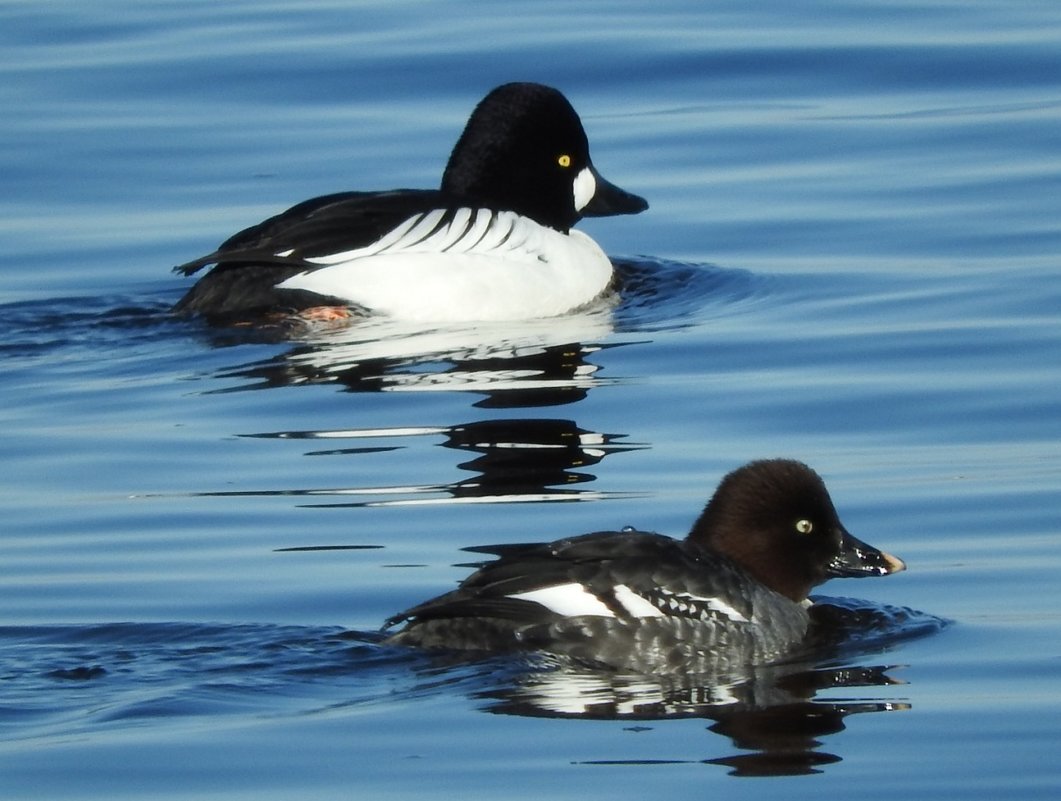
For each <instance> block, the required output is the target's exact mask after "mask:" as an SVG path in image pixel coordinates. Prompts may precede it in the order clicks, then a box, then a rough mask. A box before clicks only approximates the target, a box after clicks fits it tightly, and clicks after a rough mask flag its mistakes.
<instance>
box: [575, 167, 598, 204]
mask: <svg viewBox="0 0 1061 801" xmlns="http://www.w3.org/2000/svg"><path fill="white" fill-rule="evenodd" d="M574 192H575V211H582V209H584V208H586V204H587V203H589V202H590V201H591V200H593V195H595V194H596V192H597V179H596V178H594V177H593V173H592V172H590V169H589V167H583V168H582V169H581V170H580V171H579V173H578V175H576V176H575V182H574Z"/></svg>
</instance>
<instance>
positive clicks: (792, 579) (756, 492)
mask: <svg viewBox="0 0 1061 801" xmlns="http://www.w3.org/2000/svg"><path fill="white" fill-rule="evenodd" d="M689 538H690V539H691V540H692V541H694V542H696V543H698V544H700V545H704V546H707V547H710V548H713V549H714V550H716V551H719V552H721V553H723V554H725V555H726V556H729V557H730V558H731V559H732V560H733V561H735V562H737V563H738V564H740V565H741V566H742V567H743V568H744V569H745V570H747V571H748V572H749V573H751V574H752V575H753V576H754V577H755V578H757V579H758V580H759V581H760V582H762V583H763V584H765V585H766V586H768V587H770V588H771V589H774V590H776V591H777V592H780V593H781V594H782V595H786V596H788V597H789V598H791V599H793V600H795V601H801V600H803V599H804V598H806V597H807V594H808V593H809V592H810V590H811V588H812V587H814V586H815V585H817V584H821V583H822V582H823V581H825V580H826V579H828V578H832V577H836V576H850V577H857V576H883V575H887V574H889V573H897V572H899V571H900V570H903V569H904V568H905V565H904V564H903V562H902V561H901V560H899V559H897V558H896V557H894V556H891V555H890V554H887V553H885V552H884V551H881V550H879V549H877V548H874V547H873V546H871V545H867V544H866V543H864V542H861V541H860V540H858V539H856V538H855V537H853V536H852V535H851V534H849V533H848V531H847V529H846V528H844V525H843V523H841V522H840V517H839V515H837V513H836V508H835V507H834V506H833V502H832V499H831V498H830V497H829V491H828V490H827V489H826V488H825V482H824V481H822V479H821V477H820V476H819V475H818V474H817V473H815V472H814V471H813V470H811V469H810V468H809V467H807V466H806V465H805V464H803V463H802V462H797V461H793V460H790V459H770V460H763V461H757V462H751V463H749V464H747V465H745V466H744V467H741V468H739V469H737V470H734V471H733V472H732V473H730V474H729V475H727V476H726V477H725V478H724V479H722V482H721V483H720V484H719V486H718V489H717V490H716V491H715V494H714V496H713V497H712V498H711V500H710V501H709V502H708V504H707V507H706V508H705V509H704V511H703V514H701V515H700V518H699V519H698V520H697V521H696V524H695V525H694V526H693V529H692V531H691V533H690V534H689Z"/></svg>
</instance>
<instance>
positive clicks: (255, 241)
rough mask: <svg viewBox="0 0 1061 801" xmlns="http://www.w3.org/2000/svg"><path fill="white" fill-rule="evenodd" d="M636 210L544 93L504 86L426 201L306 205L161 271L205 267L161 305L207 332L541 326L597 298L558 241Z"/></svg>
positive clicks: (603, 275) (598, 288) (604, 261)
mask: <svg viewBox="0 0 1061 801" xmlns="http://www.w3.org/2000/svg"><path fill="white" fill-rule="evenodd" d="M646 208H648V203H647V202H646V201H645V200H644V199H643V198H641V197H638V196H637V195H633V194H630V193H628V192H625V191H623V190H622V189H620V188H619V187H617V186H615V185H613V184H611V183H609V182H608V181H606V180H604V178H602V177H601V175H600V173H598V172H597V170H596V168H594V166H593V162H592V161H591V160H590V156H589V143H588V140H587V138H586V132H585V131H584V130H583V128H582V122H581V121H580V120H579V117H578V114H576V113H575V110H574V109H573V108H572V107H571V104H570V103H569V102H568V101H567V99H566V98H565V97H564V96H563V95H562V94H561V93H560V92H558V91H557V90H556V89H552V88H550V87H548V86H542V85H540V84H534V83H511V84H505V85H504V86H499V87H498V88H496V89H494V90H493V91H492V92H490V93H489V94H488V95H487V96H486V97H485V98H484V99H483V100H482V102H480V103H479V105H478V106H477V107H476V109H475V111H474V112H473V113H472V115H471V118H470V119H469V120H468V124H467V126H466V127H465V129H464V132H463V133H462V134H461V137H460V139H459V140H458V141H457V144H456V146H455V147H454V149H453V152H452V154H451V155H450V158H449V163H448V164H447V165H446V170H445V172H444V174H443V176H442V185H441V188H440V189H438V190H423V189H419V190H418V189H398V190H393V191H389V192H343V193H339V194H334V195H326V196H323V197H318V198H314V199H312V200H307V201H305V202H303V203H300V204H298V205H297V206H294V207H292V208H290V209H288V210H287V211H285V212H283V213H281V214H278V215H277V216H275V217H271V218H269V219H267V220H265V221H264V222H262V223H259V224H258V225H255V226H252V227H250V228H247V229H246V230H244V231H241V232H240V233H238V234H236V235H235V236H233V237H231V238H230V239H228V240H227V241H226V242H224V243H223V244H222V245H221V246H220V247H219V248H218V249H217V250H216V251H214V252H213V253H210V254H208V255H206V256H203V257H202V258H198V259H195V260H194V261H190V262H188V263H187V264H183V265H181V266H179V267H176V268H174V269H175V270H176V271H177V272H180V273H183V274H185V275H191V274H193V273H195V272H196V271H198V270H199V269H201V268H202V267H205V266H207V265H210V264H213V265H215V266H214V268H213V269H212V270H211V271H210V272H208V273H207V274H206V275H205V276H204V277H203V278H201V279H200V280H199V282H198V283H196V284H195V286H193V287H192V289H191V290H190V291H189V292H188V293H187V294H186V295H185V296H184V297H183V298H182V299H181V300H180V301H178V303H177V304H176V305H175V306H174V311H176V312H184V313H196V314H202V315H204V316H206V317H208V318H212V319H213V320H214V321H216V322H233V321H245V320H248V319H253V318H256V317H261V316H265V315H272V314H285V313H292V312H299V311H303V310H306V309H312V308H315V307H321V306H343V307H355V308H359V309H362V310H365V311H368V312H372V313H379V314H386V315H390V316H392V317H395V318H404V319H410V320H425V321H454V320H514V319H531V318H536V317H550V316H555V315H558V314H562V313H564V312H567V311H570V310H572V309H576V308H578V307H581V306H584V305H586V304H588V303H590V302H591V301H593V300H594V299H595V298H597V297H598V296H599V295H600V294H601V293H603V292H604V291H605V289H607V287H608V285H609V283H610V281H611V278H612V264H611V262H610V261H609V260H608V257H607V256H605V254H604V252H603V251H602V250H601V248H600V247H599V246H598V245H597V243H596V242H594V241H593V240H592V239H591V238H590V237H588V236H586V235H585V234H583V233H581V232H580V231H574V230H571V229H572V226H573V225H574V224H575V223H576V222H578V220H579V219H581V218H582V217H583V216H607V215H615V214H637V213H638V212H641V211H644V210H645V209H646Z"/></svg>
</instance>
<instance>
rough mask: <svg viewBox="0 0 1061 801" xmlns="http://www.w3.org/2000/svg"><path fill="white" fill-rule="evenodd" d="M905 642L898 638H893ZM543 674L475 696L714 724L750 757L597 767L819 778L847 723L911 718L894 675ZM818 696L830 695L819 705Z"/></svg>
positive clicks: (824, 670) (628, 757)
mask: <svg viewBox="0 0 1061 801" xmlns="http://www.w3.org/2000/svg"><path fill="white" fill-rule="evenodd" d="M895 611H896V612H899V613H901V612H902V611H903V610H895ZM893 622H895V621H893ZM933 622H934V624H938V621H933ZM923 625H924V624H923ZM936 627H938V626H935V625H934V626H933V628H936ZM900 632H901V630H900V629H895V630H893V631H892V632H891V634H892V635H893V636H898V635H899V634H900ZM921 633H924V631H923V630H922V631H921ZM542 667H543V666H541V665H539V666H537V668H536V669H528V670H526V671H524V672H522V673H519V674H517V675H515V676H511V677H510V678H509V679H508V680H507V681H506V682H504V683H503V684H502V686H498V687H493V688H490V689H487V690H483V691H479V692H477V693H476V694H475V696H476V698H478V699H479V700H481V701H484V702H485V704H486V706H485V710H486V711H488V712H491V713H494V714H502V715H517V716H521V717H549V718H583V719H591V720H621V721H626V722H627V723H640V724H646V725H641V726H637V727H631V728H630V729H629V730H630V731H646V730H650V729H651V728H652V727H653V725H654V724H655V722H657V721H661V720H667V719H675V718H682V719H688V718H700V719H704V720H707V721H712V723H711V725H710V726H709V727H708V728H709V729H710V731H712V732H714V733H716V734H721V735H724V736H727V737H729V738H730V739H731V741H732V743H733V745H734V746H735V747H737V748H739V749H741V750H742V751H744V753H737V754H732V755H727V756H716V757H713V758H708V759H702V760H701V759H695V760H689V759H688V756H687V753H688V752H687V751H683V753H682V754H680V755H675V758H663V759H660V758H659V753H658V750H656V749H652V753H653V756H654V757H656V758H655V759H648V760H646V759H645V754H644V753H643V751H642V750H641V749H640V748H639V744H638V743H637V742H636V741H631V743H630V750H629V751H624V750H619V751H618V753H615V754H614V755H612V756H611V757H609V758H608V759H607V760H604V761H603V762H601V761H599V760H598V761H594V764H608V765H623V764H645V763H646V761H648V762H655V763H685V762H689V761H695V762H704V763H707V764H716V765H727V766H729V767H731V768H732V771H733V773H734V774H736V775H744V776H764V775H793V774H803V773H816V772H818V771H819V770H820V769H821V767H822V766H824V765H827V764H830V763H834V762H839V761H840V757H839V756H837V755H836V754H834V753H829V752H826V751H822V750H820V749H821V746H822V739H821V738H824V737H827V736H829V735H834V734H837V733H839V732H841V731H843V730H844V728H845V723H844V719H845V718H846V717H847V716H848V715H853V714H860V713H866V712H889V711H898V710H904V709H909V708H910V704H909V703H908V702H906V701H905V700H902V699H895V698H892V697H890V696H891V695H892V694H893V693H894V687H895V685H898V684H901V682H899V681H897V680H896V679H893V678H891V677H890V676H888V675H887V672H886V671H887V670H888V668H886V667H882V666H876V665H868V666H836V665H835V664H834V665H829V664H823V665H815V664H812V663H807V662H802V663H788V664H780V665H764V666H758V667H753V668H749V669H748V671H747V674H746V676H745V677H744V678H743V679H742V680H740V681H732V682H728V683H721V682H719V681H718V679H717V677H706V676H703V675H697V674H693V675H679V674H661V675H655V676H648V675H645V674H636V673H624V672H616V671H613V670H601V669H593V668H590V667H585V666H579V665H574V664H571V663H567V664H563V665H558V666H555V667H554V668H553V669H541V668H542ZM852 688H879V689H878V690H877V691H876V692H874V691H872V690H867V689H862V690H861V691H860V692H859V693H858V697H857V698H856V699H851V698H850V697H848V698H835V697H834V698H830V697H829V695H828V693H829V692H831V691H841V692H843V691H845V690H846V691H847V692H848V693H850V692H851V689H852ZM819 693H825V694H824V695H823V697H821V698H818V697H816V696H817V695H818V694H819ZM874 695H877V696H878V697H873V696H874ZM687 744H688V743H687ZM714 750H715V749H714V748H712V751H714Z"/></svg>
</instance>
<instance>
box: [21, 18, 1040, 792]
mask: <svg viewBox="0 0 1061 801" xmlns="http://www.w3.org/2000/svg"><path fill="white" fill-rule="evenodd" d="M0 42H2V44H3V47H0V76H2V80H0V98H2V100H3V105H4V109H5V112H4V116H3V120H2V122H0V185H2V186H3V189H4V191H3V192H2V193H0V227H2V231H3V238H2V241H3V245H4V248H3V256H2V257H0V264H2V266H3V279H4V280H3V284H2V289H0V360H2V365H3V369H2V370H0V399H2V403H0V430H2V432H3V436H2V437H0V459H2V461H3V463H4V464H5V465H6V469H5V477H4V480H3V482H0V513H2V519H3V524H2V526H0V796H3V798H4V799H22V798H25V799H29V798H33V799H38V798H84V799H107V800H108V801H110V799H114V798H122V797H145V798H147V797H149V798H153V799H169V798H192V797H195V798H211V799H217V798H241V797H250V796H253V797H254V798H256V799H266V798H293V797H298V798H333V797H334V798H348V797H351V796H359V797H360V796H363V797H366V798H367V797H371V798H388V797H400V798H421V797H432V798H461V799H472V798H484V799H486V798H489V799H497V798H506V799H514V798H523V797H526V798H542V797H549V798H579V799H594V798H608V799H612V798H615V797H630V798H633V797H639V798H640V797H657V796H661V795H663V796H669V797H675V798H685V797H688V798H693V797H696V798H701V797H705V796H715V795H719V796H721V795H724V796H725V797H727V798H744V797H748V798H759V797H762V795H763V793H764V792H766V793H771V794H772V793H774V792H776V793H778V794H783V795H784V796H785V797H787V798H792V799H797V798H810V797H815V798H818V797H822V796H823V795H825V794H832V795H835V796H837V797H841V796H842V797H848V796H851V795H857V796H858V797H859V798H865V799H870V798H880V799H889V801H890V800H891V799H895V798H907V797H909V798H924V797H928V796H931V797H955V798H962V799H976V798H984V799H992V800H993V799H998V798H1014V799H1054V798H1056V796H1057V791H1058V787H1059V786H1061V769H1059V767H1058V764H1059V763H1058V760H1057V753H1058V751H1059V747H1061V723H1059V721H1061V692H1059V690H1058V688H1059V686H1061V682H1059V680H1061V646H1059V643H1061V614H1059V612H1058V610H1059V609H1061V591H1059V590H1058V589H1057V587H1058V586H1059V585H1058V582H1057V580H1056V576H1057V573H1058V569H1059V568H1061V531H1059V529H1061V523H1059V521H1061V492H1059V490H1058V488H1059V485H1061V450H1059V442H1061V392H1059V389H1058V388H1059V387H1061V330H1059V329H1061V326H1059V312H1058V310H1059V308H1061V269H1059V268H1061V226H1059V220H1061V154H1059V150H1058V142H1059V139H1058V136H1057V131H1058V130H1059V123H1061V7H1058V8H1055V4H1050V3H1034V2H963V3H951V2H934V3H921V4H912V3H887V4H870V3H862V2H838V1H833V2H820V3H811V4H785V3H768V4H766V5H759V6H754V5H748V4H747V3H735V2H734V3H729V2H721V3H711V4H708V5H707V6H705V7H700V6H697V5H692V4H684V3H677V2H664V3H657V4H649V5H645V4H635V3H630V2H615V3H605V2H600V3H596V2H595V3H582V4H571V3H558V2H545V3H535V4H529V5H526V6H523V7H520V6H506V7H505V10H504V12H503V13H500V12H499V6H498V5H497V4H488V3H485V2H458V3H447V4H445V5H444V6H442V5H438V6H436V5H431V4H427V3H424V2H388V3H382V2H380V3H373V2H366V3H356V4H346V3H324V2H311V3H299V4H292V5H291V6H290V7H279V6H275V5H271V4H255V3H246V2H233V3H224V4H192V5H190V6H189V5H188V4H170V3H164V2H155V3H140V4H134V3H120V2H102V3H94V4H89V5H85V4H75V3H71V2H63V0H59V1H58V2H51V3H28V2H9V3H4V4H0ZM509 80H539V81H543V82H546V83H550V84H553V85H555V86H558V87H559V88H561V89H562V90H563V91H564V92H565V93H566V94H567V95H568V96H569V98H570V99H571V100H572V102H573V103H574V105H575V107H576V108H577V109H578V110H579V111H580V112H581V114H582V116H583V119H584V121H585V124H586V128H587V130H588V133H589V137H590V142H591V145H592V148H593V157H594V161H595V163H596V165H597V166H598V167H599V168H600V170H601V172H602V173H603V174H604V175H606V176H607V177H608V178H609V179H610V180H612V181H614V182H615V183H617V184H619V185H620V186H622V187H624V188H626V189H629V190H630V191H633V192H637V193H638V194H641V195H644V196H645V197H647V198H648V199H649V201H650V203H651V208H650V209H649V210H648V211H647V212H646V213H644V214H642V215H639V216H637V217H625V218H616V219H594V220H588V221H584V222H583V223H582V224H581V226H580V227H581V228H582V229H583V230H585V231H587V232H588V233H590V234H591V235H592V236H593V237H594V238H596V239H597V240H598V241H599V242H600V243H601V244H602V246H603V247H604V248H605V249H606V250H607V251H608V252H609V254H611V255H612V256H613V259H614V260H615V262H616V264H617V268H618V270H619V275H620V278H621V282H620V285H619V291H618V292H617V294H616V295H615V296H613V297H610V298H608V299H606V300H604V301H602V302H601V303H600V304H599V305H598V306H596V307H595V308H593V309H591V310H588V311H586V312H584V313H579V314H572V315H568V316H565V317H563V318H559V319H556V320H546V321H532V322H528V323H521V324H518V325H474V324H468V325H452V326H439V327H426V326H416V327H411V326H407V325H401V324H399V323H396V322H393V321H387V320H379V319H377V320H371V321H368V322H365V323H362V324H360V325H356V326H352V327H314V328H305V329H297V330H296V329H292V328H288V329H269V330H248V329H230V330H210V329H207V328H205V327H203V326H202V325H200V324H198V323H196V322H195V321H189V320H180V319H174V318H172V317H171V316H170V315H169V314H168V313H167V310H168V308H169V306H170V305H171V304H172V303H173V302H174V301H176V300H177V298H179V297H180V295H181V294H182V292H183V291H184V290H185V289H186V288H187V286H188V285H189V280H188V279H185V278H182V277H179V276H176V275H173V274H172V273H171V272H170V268H171V266H172V265H174V264H178V263H181V262H183V261H186V260H188V259H190V258H193V257H195V256H197V255H199V254H201V253H204V252H208V251H209V250H210V249H212V248H213V247H214V246H216V245H217V244H218V243H219V242H220V241H222V240H223V239H224V238H225V237H227V236H228V235H229V234H231V233H233V232H235V231H236V230H239V229H241V228H243V227H245V226H247V225H250V224H252V223H254V222H257V221H259V220H261V219H263V218H264V217H266V216H268V215H270V214H274V213H276V212H277V211H279V210H281V209H283V208H285V207H287V206H289V205H291V204H293V203H295V202H297V201H299V200H302V199H305V198H308V197H311V196H314V195H319V194H324V193H327V192H333V191H340V190H345V189H373V188H388V187H399V186H401V187H404V186H409V187H430V186H433V185H435V184H436V183H437V181H438V179H439V176H440V174H441V170H442V167H443V165H444V163H445V159H446V157H447V156H448V153H449V150H450V148H451V147H452V144H453V141H454V140H455V138H456V136H457V134H458V132H459V130H460V128H461V126H462V125H463V123H464V121H465V119H466V117H467V115H468V113H469V112H470V110H471V108H472V107H473V105H474V104H475V102H476V101H477V100H478V99H479V98H480V97H481V96H482V94H484V93H485V91H486V90H487V89H489V88H490V87H492V86H493V85H495V84H498V83H502V82H504V81H509ZM771 456H787V457H794V458H798V459H802V460H804V461H806V462H808V463H809V464H811V465H812V466H814V467H815V468H816V469H817V470H818V471H819V472H820V473H821V474H822V475H823V476H824V478H825V480H826V482H827V484H828V485H829V487H830V490H831V492H832V495H833V499H834V501H835V502H836V505H837V508H838V510H839V512H840V515H841V517H842V519H843V520H844V522H845V524H846V525H847V527H848V528H849V529H850V530H851V531H852V533H854V534H855V535H856V536H858V537H861V538H863V539H865V540H866V541H868V542H872V543H873V544H875V545H878V546H880V547H883V548H886V549H887V550H888V551H889V552H892V553H895V554H897V555H899V556H901V557H902V558H903V559H904V560H905V561H906V562H907V564H908V566H909V569H908V570H907V571H906V572H905V573H902V574H899V575H896V576H891V577H888V578H886V579H882V580H870V581H860V582H854V581H834V582H831V583H828V584H826V585H824V586H822V587H820V588H819V592H820V597H819V601H820V604H821V605H820V607H819V612H820V614H822V615H823V616H825V617H824V619H825V620H826V621H827V622H828V623H829V628H828V629H827V631H828V632H829V634H828V636H824V637H823V638H821V640H820V641H818V642H816V643H814V647H813V648H811V649H809V650H808V651H807V652H804V653H800V654H798V655H794V656H793V658H792V659H790V660H788V661H787V662H786V663H784V664H779V665H770V666H764V667H760V668H757V669H754V670H749V671H748V672H747V673H745V674H742V675H739V676H733V675H727V676H719V675H710V676H704V675H679V676H671V677H666V678H664V677H654V676H637V675H630V674H623V673H608V672H603V671H600V670H593V669H590V668H587V667H585V666H578V665H573V664H564V663H561V662H560V661H558V660H554V659H550V658H546V657H544V656H540V655H524V656H521V657H518V658H514V657H498V658H492V659H481V660H461V659H458V658H449V657H447V658H442V657H440V656H438V655H427V654H420V653H414V652H410V651H406V650H403V649H398V648H393V647H387V646H385V645H383V644H382V643H381V639H382V638H381V635H380V632H379V628H380V626H381V625H382V623H383V621H384V620H386V619H387V618H388V617H389V616H391V615H392V614H394V613H395V612H397V611H399V610H401V609H405V608H408V607H409V606H410V605H412V604H414V603H416V602H418V601H421V600H424V599H426V598H429V597H432V596H434V595H437V594H439V593H441V592H443V591H445V590H448V589H450V588H452V587H453V586H454V584H455V582H457V581H459V580H460V579H461V578H462V577H463V576H465V575H467V574H468V571H469V569H470V567H469V565H470V564H472V563H474V562H476V561H477V560H478V558H480V557H481V554H477V553H476V552H469V551H467V550H465V549H467V548H475V547H477V546H484V545H491V544H498V543H514V542H526V541H535V540H545V539H553V538H557V537H561V536H566V535H573V534H578V533H582V532H586V531H591V530H599V529H614V528H621V527H622V526H625V525H634V526H638V527H640V528H644V529H653V530H658V531H662V532H665V533H668V534H672V535H674V536H682V535H683V534H684V532H685V531H686V530H687V529H688V527H689V525H690V524H691V522H692V521H693V520H694V519H695V517H696V515H697V513H698V512H699V510H700V508H701V507H702V505H703V504H704V502H705V501H706V500H707V497H708V496H709V494H710V492H711V491H712V489H713V487H714V486H715V485H716V483H717V481H718V480H719V478H720V477H721V476H722V475H723V474H724V473H725V472H727V471H728V470H730V469H732V468H733V467H735V466H737V465H739V464H741V463H743V462H746V461H748V460H750V459H753V458H759V457H771ZM764 776H769V777H771V778H770V779H768V780H766V781H761V780H752V777H764Z"/></svg>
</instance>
